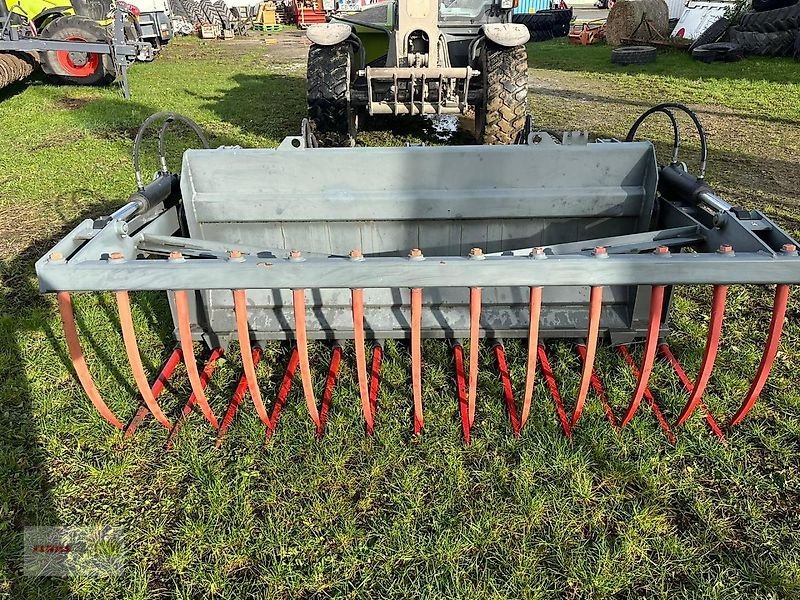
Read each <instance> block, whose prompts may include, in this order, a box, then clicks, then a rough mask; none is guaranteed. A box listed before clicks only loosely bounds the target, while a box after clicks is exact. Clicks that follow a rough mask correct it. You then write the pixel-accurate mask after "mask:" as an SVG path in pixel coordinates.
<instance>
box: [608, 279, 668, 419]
mask: <svg viewBox="0 0 800 600" xmlns="http://www.w3.org/2000/svg"><path fill="white" fill-rule="evenodd" d="M665 290H666V286H663V285H654V286H653V287H652V289H651V292H650V294H651V295H650V319H649V322H648V324H647V337H646V338H645V345H644V358H643V359H642V368H641V369H640V370H639V377H638V380H637V382H636V389H635V390H634V392H633V398H632V399H631V403H630V406H628V410H626V411H625V414H624V415H623V416H622V419H620V423H619V426H620V427H625V426H626V425H627V424H628V423H630V421H631V419H632V418H633V415H634V414H636V410H637V409H638V408H639V404H641V402H642V397H643V396H644V394H645V391H646V390H647V384H648V382H649V381H650V374H651V373H652V371H653V363H654V361H655V356H656V347H657V346H658V333H659V329H660V327H661V314H662V310H663V308H664V292H665Z"/></svg>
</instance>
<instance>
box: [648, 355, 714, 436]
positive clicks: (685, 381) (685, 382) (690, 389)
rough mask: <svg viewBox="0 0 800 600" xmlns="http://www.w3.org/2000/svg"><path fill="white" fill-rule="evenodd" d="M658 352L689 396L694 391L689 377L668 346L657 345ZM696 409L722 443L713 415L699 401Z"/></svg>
mask: <svg viewBox="0 0 800 600" xmlns="http://www.w3.org/2000/svg"><path fill="white" fill-rule="evenodd" d="M658 351H659V353H661V356H663V357H664V358H665V359H666V360H667V362H668V363H669V364H670V365H672V368H673V370H674V371H675V373H676V374H677V375H678V379H680V380H681V383H682V384H683V387H684V388H685V389H686V391H687V392H689V394H690V395H691V394H692V392H693V391H694V385H693V384H692V382H691V381H689V377H688V376H687V375H686V372H685V371H684V370H683V367H681V364H680V363H679V362H678V359H677V358H675V355H674V354H673V353H672V350H671V349H670V347H669V345H667V344H659V346H658ZM698 407H699V408H700V410H702V411H703V417H704V418H705V420H706V423H708V426H709V428H710V429H711V431H712V433H713V434H714V435H715V436H717V438H719V439H720V441H722V442H724V441H725V435H724V434H723V433H722V429H720V427H719V425H718V424H717V421H716V419H714V417H713V415H712V414H711V412H709V410H708V408H707V407H706V405H705V404H704V403H703V401H702V400H700V402H699V403H698Z"/></svg>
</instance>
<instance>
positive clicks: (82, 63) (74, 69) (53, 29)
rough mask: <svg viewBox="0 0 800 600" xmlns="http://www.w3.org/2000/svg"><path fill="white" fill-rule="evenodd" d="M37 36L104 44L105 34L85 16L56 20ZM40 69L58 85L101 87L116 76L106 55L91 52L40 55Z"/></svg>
mask: <svg viewBox="0 0 800 600" xmlns="http://www.w3.org/2000/svg"><path fill="white" fill-rule="evenodd" d="M41 37H42V38H44V39H48V40H64V41H73V42H107V41H108V37H107V35H106V31H105V29H104V28H103V27H101V26H100V25H99V24H98V23H97V22H96V21H92V20H91V19H89V18H86V17H79V16H67V17H58V18H57V19H54V20H53V21H50V23H48V24H47V26H46V27H45V28H44V29H43V30H42V32H41ZM40 60H41V63H42V70H43V71H44V72H45V73H46V74H47V75H49V76H50V77H51V78H52V79H54V80H55V81H57V82H59V83H71V84H75V85H103V84H107V83H111V82H112V81H114V78H115V77H116V71H115V69H114V62H113V61H112V59H111V55H110V54H97V53H94V52H68V51H66V50H59V51H57V52H42V53H40Z"/></svg>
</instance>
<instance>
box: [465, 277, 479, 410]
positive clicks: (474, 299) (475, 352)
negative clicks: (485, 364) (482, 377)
mask: <svg viewBox="0 0 800 600" xmlns="http://www.w3.org/2000/svg"><path fill="white" fill-rule="evenodd" d="M480 326H481V288H470V289H469V388H467V389H468V392H467V406H468V408H469V411H468V412H469V424H470V425H472V424H473V423H474V422H475V399H476V398H477V396H478V358H479V355H480V352H479V349H480V346H479V345H480V340H479V339H478V335H479V334H480Z"/></svg>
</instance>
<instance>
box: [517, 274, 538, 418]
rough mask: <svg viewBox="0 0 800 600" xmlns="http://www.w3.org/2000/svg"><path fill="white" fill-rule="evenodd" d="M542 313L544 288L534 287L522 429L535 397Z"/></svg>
mask: <svg viewBox="0 0 800 600" xmlns="http://www.w3.org/2000/svg"><path fill="white" fill-rule="evenodd" d="M541 314H542V288H541V287H532V288H531V294H530V323H529V325H528V364H527V366H526V369H525V393H524V395H523V397H522V415H521V416H520V420H519V426H520V429H522V427H524V426H525V423H526V422H527V421H528V415H530V413H531V401H532V399H533V385H534V383H535V381H536V355H537V350H536V349H537V347H538V346H539V319H540V317H541Z"/></svg>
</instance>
